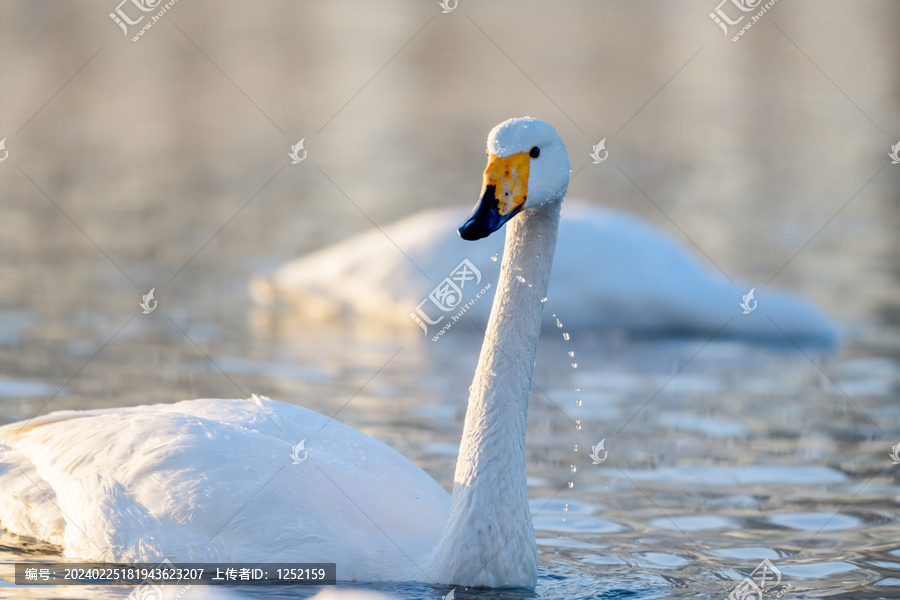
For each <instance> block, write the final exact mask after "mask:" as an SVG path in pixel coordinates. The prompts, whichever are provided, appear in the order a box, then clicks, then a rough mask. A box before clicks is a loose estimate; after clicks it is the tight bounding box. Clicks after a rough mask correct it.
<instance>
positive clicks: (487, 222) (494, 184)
mask: <svg viewBox="0 0 900 600" xmlns="http://www.w3.org/2000/svg"><path fill="white" fill-rule="evenodd" d="M530 164H531V157H530V156H529V155H528V152H517V153H516V154H510V155H509V156H502V157H501V156H495V155H493V154H490V155H489V158H488V164H487V168H486V169H485V170H484V187H483V188H482V190H481V200H479V201H478V204H476V205H475V210H473V211H472V214H471V215H469V218H468V219H466V222H465V223H463V224H462V225H460V226H459V230H458V231H459V236H460V237H461V238H462V239H464V240H480V239H481V238H485V237H487V236H489V235H491V234H492V233H494V232H495V231H497V230H498V229H500V228H501V227H502V226H503V224H504V223H506V222H507V221H509V220H510V219H511V218H513V217H514V216H515V215H516V214H518V213H519V211H521V210H522V207H523V206H525V199H526V198H527V196H528V167H529V165H530Z"/></svg>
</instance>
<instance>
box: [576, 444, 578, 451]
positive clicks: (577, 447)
mask: <svg viewBox="0 0 900 600" xmlns="http://www.w3.org/2000/svg"><path fill="white" fill-rule="evenodd" d="M575 452H578V444H575Z"/></svg>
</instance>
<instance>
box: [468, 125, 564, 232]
mask: <svg viewBox="0 0 900 600" xmlns="http://www.w3.org/2000/svg"><path fill="white" fill-rule="evenodd" d="M487 155H488V164H487V168H486V169H485V170H484V184H483V186H482V189H481V200H479V201H478V204H476V205H475V209H474V210H473V211H472V214H471V215H470V216H469V218H468V219H467V220H466V222H465V223H463V224H462V225H460V226H459V230H458V231H459V235H460V237H462V238H463V239H464V240H479V239H481V238H484V237H487V236H489V235H490V234H492V233H493V232H495V231H497V230H498V229H500V228H501V227H502V226H503V224H504V223H506V222H507V221H509V220H510V219H511V218H513V217H514V216H516V215H517V214H518V213H520V212H522V211H523V210H527V209H529V208H532V207H535V206H540V205H544V204H547V203H548V202H561V201H562V199H563V196H565V195H566V188H567V187H568V185H569V172H570V171H569V156H568V154H567V153H566V146H565V144H563V141H562V138H560V137H559V133H557V131H556V129H554V128H553V127H552V126H550V125H548V124H547V123H545V122H544V121H541V120H540V119H532V118H531V117H523V118H519V119H510V120H508V121H504V122H502V123H500V124H499V125H497V126H496V127H494V128H493V129H492V130H491V133H490V135H488V140H487Z"/></svg>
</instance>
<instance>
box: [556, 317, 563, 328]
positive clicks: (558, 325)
mask: <svg viewBox="0 0 900 600" xmlns="http://www.w3.org/2000/svg"><path fill="white" fill-rule="evenodd" d="M556 326H557V327H562V326H563V325H562V323H560V322H559V319H557V320H556Z"/></svg>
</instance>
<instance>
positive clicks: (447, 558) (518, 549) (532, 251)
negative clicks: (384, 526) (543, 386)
mask: <svg viewBox="0 0 900 600" xmlns="http://www.w3.org/2000/svg"><path fill="white" fill-rule="evenodd" d="M559 211H560V203H559V202H549V203H547V204H545V205H542V206H538V207H536V208H531V209H528V210H526V211H523V212H522V213H521V214H520V215H517V216H516V217H515V218H514V219H512V220H511V221H510V222H509V223H508V224H507V232H506V246H505V249H504V253H503V262H502V266H501V271H500V278H499V281H498V285H497V293H496V295H495V297H494V304H493V307H492V309H491V316H490V319H489V321H488V326H487V330H486V332H485V336H484V342H483V345H482V348H481V355H480V357H479V360H478V368H477V370H476V372H475V377H474V380H473V382H472V387H471V388H470V392H469V393H470V395H469V405H468V409H467V411H466V422H465V427H464V429H463V436H462V441H461V443H460V453H459V458H458V460H457V463H456V474H455V477H454V483H453V498H452V503H451V509H450V518H449V521H448V526H447V530H446V532H445V535H444V538H443V539H442V540H441V543H440V544H439V546H438V549H437V550H436V552H435V561H436V562H435V564H436V566H437V575H438V577H439V578H440V579H441V580H442V581H445V582H446V583H457V584H466V585H486V586H507V585H510V586H523V587H531V586H533V585H534V584H535V582H536V578H537V546H536V543H535V538H534V529H533V526H532V524H531V511H530V509H529V506H528V490H527V483H526V460H525V424H526V418H527V414H528V399H529V396H530V394H531V377H532V372H533V370H534V359H535V354H536V352H537V344H538V336H539V335H540V329H541V317H542V312H543V307H544V304H543V299H544V298H545V297H546V295H547V284H548V282H549V279H550V267H551V265H552V262H553V254H554V250H555V248H556V237H557V228H558V226H559Z"/></svg>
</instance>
